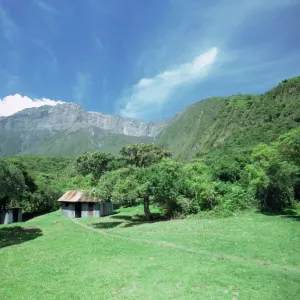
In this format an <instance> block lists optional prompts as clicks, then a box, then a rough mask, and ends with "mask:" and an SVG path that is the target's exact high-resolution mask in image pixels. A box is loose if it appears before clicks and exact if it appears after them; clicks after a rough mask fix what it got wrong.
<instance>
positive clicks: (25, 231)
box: [0, 226, 43, 249]
mask: <svg viewBox="0 0 300 300" xmlns="http://www.w3.org/2000/svg"><path fill="white" fill-rule="evenodd" d="M42 235H43V232H42V230H41V229H40V228H38V227H21V226H16V227H5V228H0V249H1V248H4V247H9V246H12V245H17V244H22V243H24V242H27V241H31V240H33V239H36V238H38V237H40V236H42Z"/></svg>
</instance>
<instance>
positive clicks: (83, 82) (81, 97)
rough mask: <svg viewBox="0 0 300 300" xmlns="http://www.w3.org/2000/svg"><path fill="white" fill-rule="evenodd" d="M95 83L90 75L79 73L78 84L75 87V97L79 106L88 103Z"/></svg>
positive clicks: (77, 76)
mask: <svg viewBox="0 0 300 300" xmlns="http://www.w3.org/2000/svg"><path fill="white" fill-rule="evenodd" d="M92 85H93V81H92V76H91V74H89V73H84V72H78V73H77V75H76V83H75V85H74V86H73V88H72V89H73V97H74V98H75V99H76V101H77V102H78V103H79V104H82V103H83V102H85V101H88V99H89V96H90V92H91V89H92Z"/></svg>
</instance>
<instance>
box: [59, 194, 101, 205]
mask: <svg viewBox="0 0 300 300" xmlns="http://www.w3.org/2000/svg"><path fill="white" fill-rule="evenodd" d="M57 201H59V202H99V200H96V199H92V198H89V197H87V196H86V195H85V194H84V192H83V191H67V192H66V193H65V194H64V195H63V196H62V197H61V198H59V199H58V200H57Z"/></svg>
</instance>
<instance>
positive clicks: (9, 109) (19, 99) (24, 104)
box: [0, 94, 64, 117]
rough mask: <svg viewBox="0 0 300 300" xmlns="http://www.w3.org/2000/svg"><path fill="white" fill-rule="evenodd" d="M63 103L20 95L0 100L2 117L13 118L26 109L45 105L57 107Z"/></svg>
mask: <svg viewBox="0 0 300 300" xmlns="http://www.w3.org/2000/svg"><path fill="white" fill-rule="evenodd" d="M62 103H64V102H62V101H54V100H51V99H46V98H42V99H31V98H29V97H26V96H21V95H19V94H15V95H10V96H7V97H5V98H3V99H0V116H5V117H6V116H11V115H13V114H14V113H16V112H18V111H21V110H23V109H25V108H31V107H40V106H44V105H50V106H55V105H57V104H62Z"/></svg>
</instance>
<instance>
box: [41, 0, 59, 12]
mask: <svg viewBox="0 0 300 300" xmlns="http://www.w3.org/2000/svg"><path fill="white" fill-rule="evenodd" d="M36 4H37V5H38V6H39V8H41V9H42V10H44V11H45V12H47V13H50V14H53V15H58V10H57V9H56V8H54V7H53V6H51V5H50V4H48V3H47V2H45V1H42V0H36Z"/></svg>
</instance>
